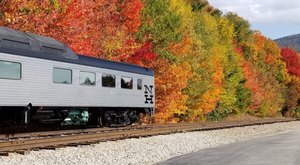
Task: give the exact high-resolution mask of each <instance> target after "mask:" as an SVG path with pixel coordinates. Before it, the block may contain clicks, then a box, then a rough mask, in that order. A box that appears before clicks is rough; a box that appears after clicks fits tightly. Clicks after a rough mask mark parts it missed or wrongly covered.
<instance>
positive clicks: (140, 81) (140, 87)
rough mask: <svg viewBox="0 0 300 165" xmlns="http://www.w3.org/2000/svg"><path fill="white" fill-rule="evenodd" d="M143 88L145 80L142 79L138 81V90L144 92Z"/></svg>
mask: <svg viewBox="0 0 300 165" xmlns="http://www.w3.org/2000/svg"><path fill="white" fill-rule="evenodd" d="M142 86H143V80H142V79H138V80H137V89H138V90H142Z"/></svg>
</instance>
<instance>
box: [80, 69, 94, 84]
mask: <svg viewBox="0 0 300 165" xmlns="http://www.w3.org/2000/svg"><path fill="white" fill-rule="evenodd" d="M79 82H80V85H96V74H95V73H92V72H80V74H79Z"/></svg>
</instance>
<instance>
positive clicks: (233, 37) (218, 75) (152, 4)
mask: <svg viewBox="0 0 300 165" xmlns="http://www.w3.org/2000/svg"><path fill="white" fill-rule="evenodd" d="M0 6H1V7H0V26H5V27H9V28H13V29H16V30H20V31H28V32H32V33H37V34H40V35H45V36H49V37H52V38H55V39H57V40H59V41H61V42H63V43H65V44H67V45H68V46H69V47H70V48H71V49H73V50H74V51H75V52H77V53H79V54H84V55H87V56H93V57H99V58H105V59H110V60H114V61H122V62H127V63H134V64H137V65H141V66H146V67H150V68H153V69H154V70H155V85H156V88H155V90H156V117H155V120H156V121H157V122H170V121H172V122H176V121H181V120H187V121H198V120H220V119H223V118H225V117H227V116H231V115H239V114H248V115H253V116H258V117H275V116H280V115H284V116H297V115H299V114H300V101H299V100H300V62H299V55H298V53H297V52H296V51H294V50H292V49H290V48H283V49H280V48H279V47H278V45H277V44H276V43H275V42H273V41H272V40H270V39H268V38H266V37H264V36H263V35H262V34H261V33H260V32H258V31H253V30H251V29H250V24H249V23H248V22H247V21H246V20H245V19H243V18H241V17H240V16H238V15H237V14H235V13H230V12H229V13H222V12H221V11H220V10H218V9H216V8H214V7H212V6H211V5H210V4H209V3H208V2H207V1H205V0H109V1H107V0H30V1H29V0H0Z"/></svg>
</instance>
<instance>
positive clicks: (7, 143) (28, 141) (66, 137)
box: [0, 118, 297, 156]
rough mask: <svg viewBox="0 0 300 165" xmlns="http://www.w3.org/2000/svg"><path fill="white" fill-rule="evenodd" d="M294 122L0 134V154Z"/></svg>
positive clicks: (169, 125)
mask: <svg viewBox="0 0 300 165" xmlns="http://www.w3.org/2000/svg"><path fill="white" fill-rule="evenodd" d="M296 120H297V119H285V118H281V119H260V120H255V121H227V122H208V123H187V124H164V125H146V126H143V125H142V126H141V125H138V126H130V127H124V128H93V129H78V130H63V131H50V132H34V133H23V134H6V135H0V155H3V156H4V155H5V156H6V155H8V154H9V153H10V152H16V153H20V154H26V153H28V151H30V150H39V149H55V148H61V147H66V146H78V145H89V144H94V143H98V142H102V141H112V140H120V139H126V138H140V137H147V136H155V135H165V134H171V133H181V132H191V131H206V130H216V129H226V128H233V127H245V126H253V125H263V124H273V123H280V122H291V121H296Z"/></svg>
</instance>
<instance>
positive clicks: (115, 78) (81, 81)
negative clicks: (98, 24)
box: [0, 27, 155, 126]
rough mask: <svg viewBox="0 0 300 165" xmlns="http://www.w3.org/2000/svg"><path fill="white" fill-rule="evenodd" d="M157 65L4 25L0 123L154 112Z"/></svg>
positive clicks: (87, 120) (119, 119) (68, 121)
mask: <svg viewBox="0 0 300 165" xmlns="http://www.w3.org/2000/svg"><path fill="white" fill-rule="evenodd" d="M154 100H155V96H154V71H153V70H151V69H148V68H144V67H140V66H136V65H131V64H125V63H117V62H112V61H108V60H103V59H97V58H91V57H87V56H83V55H78V54H76V53H74V52H73V51H72V50H71V49H70V48H68V47H67V46H65V45H64V44H62V43H60V42H58V41H56V40H54V39H52V38H48V37H44V36H39V35H36V34H32V33H24V32H19V31H15V30H12V29H8V28H5V27H0V125H1V126H6V125H11V124H32V123H35V124H36V123H41V124H61V125H86V124H97V125H102V124H105V125H108V126H114V125H116V126H121V125H122V126H125V125H128V124H131V123H133V122H136V121H137V120H138V116H139V114H145V113H150V114H153V113H154Z"/></svg>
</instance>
